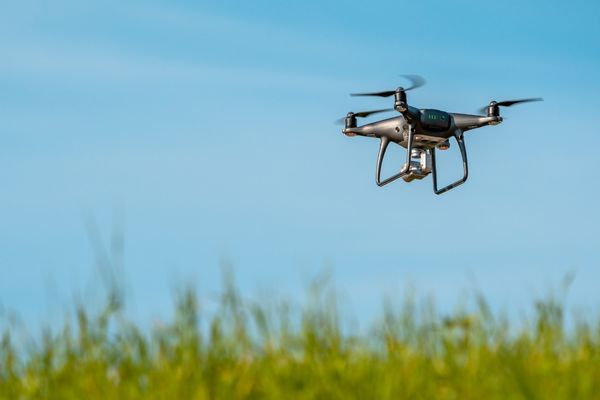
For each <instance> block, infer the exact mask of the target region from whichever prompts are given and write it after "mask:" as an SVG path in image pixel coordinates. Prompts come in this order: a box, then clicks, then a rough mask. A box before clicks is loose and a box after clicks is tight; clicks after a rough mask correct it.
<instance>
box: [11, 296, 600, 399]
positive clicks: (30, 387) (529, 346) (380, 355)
mask: <svg viewBox="0 0 600 400" xmlns="http://www.w3.org/2000/svg"><path fill="white" fill-rule="evenodd" d="M120 298H121V297H120V296H117V295H116V294H115V293H113V294H112V295H110V296H109V301H108V302H107V303H108V304H107V306H106V307H105V309H104V310H103V311H101V312H98V313H93V312H90V311H89V309H86V308H85V307H78V309H77V312H76V317H75V318H73V319H72V321H71V322H67V323H65V326H64V327H63V328H62V329H61V330H60V331H58V332H50V331H49V330H48V331H45V332H44V333H43V334H42V335H41V336H40V337H37V338H36V340H34V341H33V343H32V342H28V343H27V344H25V345H24V344H23V333H22V332H19V330H18V329H16V328H15V327H14V325H11V324H8V325H7V328H6V329H5V331H4V332H3V335H2V337H1V341H0V398H2V399H21V398H32V399H44V398H56V399H96V398H98V399H136V398H145V399H235V398H257V399H259V398H261V399H262V398H272V399H287V398H293V399H349V398H356V399H404V398H414V399H418V398H424V399H591V398H596V399H600V330H599V329H598V324H597V322H598V321H592V322H590V321H587V322H585V321H583V320H579V321H577V322H574V324H573V326H572V327H569V329H565V327H564V325H565V324H564V321H563V318H564V317H563V309H562V308H561V306H560V305H559V304H557V302H556V301H554V300H552V299H549V300H547V301H544V302H539V303H537V304H535V305H534V313H533V314H532V316H531V317H530V318H529V321H525V322H518V323H515V322H514V321H513V320H514V319H510V320H509V319H506V318H503V317H501V316H497V315H493V313H491V312H490V311H489V309H488V307H487V305H486V304H485V302H484V301H483V300H482V299H477V301H476V303H477V305H476V306H473V307H471V310H464V311H457V312H455V313H454V314H453V315H442V314H441V313H438V312H436V311H435V309H434V308H433V306H432V305H431V303H427V302H424V303H422V304H419V305H417V304H415V303H414V302H412V301H410V300H407V301H406V302H404V304H403V305H402V306H400V307H393V306H386V307H385V308H384V310H383V312H382V315H381V318H380V320H379V322H378V323H376V324H374V326H373V327H372V328H371V329H370V330H369V331H368V333H356V332H352V329H351V328H349V325H351V324H347V323H346V322H347V321H345V319H344V318H343V317H341V313H340V312H339V310H338V306H337V305H336V297H335V296H334V295H332V294H331V292H329V291H326V290H322V289H317V290H313V291H312V293H311V294H310V295H309V300H308V301H307V304H306V305H305V306H303V307H298V308H297V309H294V308H293V307H289V306H286V305H285V304H284V303H281V304H279V305H264V304H257V303H256V302H250V301H243V300H242V299H241V298H240V297H239V296H238V294H237V293H236V291H235V290H234V289H233V286H232V285H230V284H227V285H226V287H225V289H224V290H223V295H222V297H221V299H220V301H219V309H218V311H217V312H215V313H213V315H212V316H207V315H206V313H204V312H203V311H202V308H201V307H199V304H198V301H197V298H196V296H195V294H194V292H193V291H190V290H188V291H183V292H182V293H181V295H180V296H179V298H178V300H177V303H176V312H175V316H174V319H173V321H172V322H171V323H168V324H164V325H160V326H156V327H154V328H152V329H141V328H140V327H138V326H136V325H135V324H133V323H131V322H128V321H127V320H126V318H125V316H124V313H123V312H122V310H121V308H122V307H121V301H120V300H119V299H120Z"/></svg>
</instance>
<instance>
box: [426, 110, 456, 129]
mask: <svg viewBox="0 0 600 400" xmlns="http://www.w3.org/2000/svg"><path fill="white" fill-rule="evenodd" d="M421 125H422V126H423V128H425V129H426V130H428V131H432V132H444V131H447V130H448V129H450V116H449V115H448V113H446V112H444V111H440V110H423V111H421Z"/></svg>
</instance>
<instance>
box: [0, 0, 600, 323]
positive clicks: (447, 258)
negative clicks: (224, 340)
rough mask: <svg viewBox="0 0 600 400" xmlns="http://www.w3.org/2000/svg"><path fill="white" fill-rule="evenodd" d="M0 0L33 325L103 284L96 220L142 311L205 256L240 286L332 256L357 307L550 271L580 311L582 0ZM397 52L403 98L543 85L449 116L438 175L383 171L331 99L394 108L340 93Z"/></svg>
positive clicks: (20, 285)
mask: <svg viewBox="0 0 600 400" xmlns="http://www.w3.org/2000/svg"><path fill="white" fill-rule="evenodd" d="M1 10H2V11H1V12H0V51H1V52H2V57H1V59H0V121H1V124H0V135H1V138H2V141H1V143H2V145H1V146H0V184H1V188H2V192H1V193H2V195H1V196H0V221H1V223H0V304H1V305H2V307H3V308H4V309H9V310H15V311H17V312H18V313H20V314H21V315H23V317H24V318H25V319H27V320H29V321H34V322H39V321H41V322H44V323H46V322H49V321H51V320H54V319H56V318H57V317H59V316H61V315H62V314H63V312H64V310H65V309H66V308H68V307H69V305H70V304H71V303H72V299H73V298H78V299H93V298H95V297H97V296H98V293H99V292H100V291H101V289H100V288H101V283H100V282H99V278H98V272H97V270H96V268H95V256H94V254H95V253H94V251H93V247H92V246H91V245H90V240H89V236H90V234H89V232H90V228H89V226H91V225H93V226H96V228H95V229H96V230H97V232H98V234H99V235H100V236H101V237H102V238H103V240H104V241H105V243H104V246H105V247H110V244H109V242H110V237H111V235H112V234H111V232H112V231H114V230H117V231H120V232H122V233H123V235H124V243H125V248H124V270H123V271H122V272H121V274H122V277H123V281H124V282H125V285H126V287H127V289H128V296H129V298H128V303H129V305H130V310H131V312H132V313H133V314H135V315H136V316H137V317H139V318H142V319H147V318H161V317H164V316H165V315H168V310H169V309H170V305H171V298H172V293H173V289H174V288H176V287H178V286H181V285H182V284H186V283H190V282H191V283H193V284H195V285H197V286H198V287H199V289H200V290H201V291H202V293H205V294H206V296H208V297H210V293H214V292H216V291H217V290H218V288H219V287H220V278H219V277H220V269H219V265H220V264H222V263H223V262H226V263H230V264H231V265H232V266H233V269H234V271H235V275H236V278H237V281H238V284H239V286H240V287H241V290H242V291H244V293H246V294H247V295H249V296H261V293H262V294H263V295H264V294H267V295H269V296H270V295H271V294H272V293H276V294H277V295H280V296H281V297H293V298H294V297H299V296H300V295H299V293H302V292H303V288H304V287H306V283H307V282H308V281H309V280H310V278H311V277H312V276H314V275H315V274H316V273H317V272H318V271H322V270H323V269H328V270H330V271H332V274H333V280H334V281H335V283H336V285H337V286H338V287H339V289H340V292H341V293H342V297H343V298H344V299H345V301H346V302H347V304H348V307H349V308H350V309H351V310H353V311H354V313H355V314H358V315H359V318H361V317H362V316H365V315H372V314H373V313H374V312H375V311H374V310H377V309H378V306H379V304H380V303H381V299H382V298H383V296H386V295H387V296H398V297H401V296H402V293H403V292H404V290H405V289H406V287H407V286H408V285H412V286H414V287H415V289H416V290H417V292H418V293H421V294H431V295H433V296H434V297H435V298H436V299H438V301H439V302H440V303H442V304H444V305H448V306H449V305H453V304H455V303H457V302H458V301H459V299H460V298H461V296H463V294H464V293H465V291H466V290H467V291H468V290H470V289H472V288H478V289H480V290H482V291H483V292H484V293H486V294H487V295H488V297H489V299H490V300H491V301H492V303H493V304H494V305H495V306H497V307H499V308H508V309H512V310H520V309H521V308H523V307H525V306H524V304H526V303H528V300H530V299H532V298H535V297H538V296H541V295H543V294H544V293H546V291H547V289H548V288H550V287H554V286H556V285H557V284H558V283H559V282H560V280H561V279H562V278H563V277H564V276H565V274H566V273H567V272H568V271H574V272H575V273H576V278H575V281H574V282H573V284H572V286H571V289H570V293H569V301H570V304H572V305H573V306H577V307H581V308H584V309H594V310H595V309H597V305H598V302H599V301H600V294H599V292H598V290H597V286H598V282H599V281H600V271H599V269H598V258H597V254H596V253H597V251H598V249H599V248H600V239H599V237H600V235H599V232H598V226H599V223H600V211H599V210H598V206H597V203H598V196H599V194H600V190H599V189H600V184H599V183H598V182H599V180H598V177H597V172H596V171H597V170H598V169H599V168H600V161H599V159H598V156H597V151H598V149H600V138H599V136H598V128H597V127H596V126H595V121H594V120H595V118H596V116H597V109H598V106H599V100H598V96H597V93H598V92H599V90H600V76H599V72H598V71H599V70H600V42H598V40H597V38H598V37H600V27H599V26H598V23H597V21H598V17H600V6H599V5H597V4H594V3H591V2H583V1H575V2H571V3H569V4H568V5H567V4H566V3H564V2H561V3H559V2H555V1H545V2H542V1H532V2H528V3H526V4H523V3H522V2H517V1H508V2H502V3H490V2H467V1H457V2H452V3H442V2H431V1H429V2H397V1H394V2H392V1H390V2H386V1H383V2H378V3H377V4H370V5H368V6H367V5H366V4H362V3H360V2H344V3H342V2H335V1H326V2H323V1H303V2H297V3H295V4H292V3H285V4H284V3H275V2H268V1H255V2H245V3H241V2H240V3H237V2H226V1H218V2H216V1H214V2H212V1H205V2H201V3H199V2H191V1H179V2H161V1H130V2H118V1H105V2H95V3H94V2H77V1H67V0H61V1H55V2H51V3H49V2H42V1H22V2H18V3H12V4H4V5H2V7H1ZM403 73H418V74H421V75H423V76H425V77H426V78H427V80H428V84H427V85H426V86H425V87H423V88H420V89H419V90H416V91H413V92H410V97H409V100H410V102H411V104H413V105H415V106H418V107H423V108H424V107H431V108H439V109H445V110H448V111H455V112H474V111H475V110H476V109H477V108H479V107H481V106H484V105H485V104H487V103H488V102H489V101H490V100H492V99H497V100H501V99H512V98H521V97H536V96H540V97H544V99H545V102H543V103H534V104H529V105H523V106H520V107H514V108H511V109H506V110H505V112H504V113H503V115H504V116H505V117H506V119H505V122H504V123H503V124H502V125H500V126H497V127H488V128H484V129H481V130H477V131H473V132H470V133H468V134H467V136H466V143H467V151H468V154H469V161H470V178H469V181H468V182H467V184H465V185H463V186H461V187H460V188H458V189H456V190H453V191H451V192H449V193H447V194H445V195H443V196H435V195H434V194H433V192H432V189H431V179H430V178H428V179H426V180H423V181H416V182H413V183H411V184H404V183H402V182H398V183H395V184H392V185H389V186H386V187H384V188H378V187H377V186H376V185H375V183H374V165H375V156H376V152H377V148H378V143H377V141H375V140H373V139H369V138H361V137H355V138H347V137H345V136H343V135H342V134H341V132H340V127H339V126H336V125H334V124H333V121H334V120H336V119H337V118H339V117H341V116H343V115H344V114H345V113H346V112H348V111H350V110H354V111H359V110H368V109H374V108H384V107H389V106H390V105H391V104H390V103H389V100H384V99H368V98H361V99H357V98H350V97H349V96H348V93H350V92H355V91H367V90H384V89H390V88H394V87H396V86H397V85H399V84H402V83H403V82H402V80H401V78H400V77H399V75H400V74H403ZM402 154H403V153H400V152H397V154H392V155H391V157H390V160H389V161H390V162H391V164H389V165H388V166H386V169H388V171H391V170H392V169H394V168H398V167H399V163H400V162H401V155H402ZM444 156H445V159H444V160H442V164H443V167H445V170H444V171H443V173H442V178H441V179H442V180H445V181H449V180H450V179H453V178H454V177H455V176H457V175H459V174H460V172H461V171H460V164H459V162H458V160H459V159H458V155H457V149H456V148H455V147H454V148H452V149H451V151H450V154H447V155H446V154H444ZM394 162H395V163H396V164H395V165H394V164H393V163H394ZM390 165H391V166H390ZM392 166H393V167H394V168H392ZM86 221H87V222H86ZM86 226H87V227H88V228H86ZM92 230H93V229H92ZM207 301H208V300H207Z"/></svg>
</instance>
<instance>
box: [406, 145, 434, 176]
mask: <svg viewBox="0 0 600 400" xmlns="http://www.w3.org/2000/svg"><path fill="white" fill-rule="evenodd" d="M404 168H406V163H405V164H404V165H403V166H402V169H404ZM431 169H432V162H431V152H430V151H429V150H423V149H413V150H412V151H411V154H410V166H409V168H408V172H407V173H406V175H404V176H403V177H402V179H404V181H405V182H411V181H413V180H415V179H423V178H425V177H426V176H427V175H429V173H430V172H431Z"/></svg>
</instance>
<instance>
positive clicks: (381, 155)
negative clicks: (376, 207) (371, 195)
mask: <svg viewBox="0 0 600 400" xmlns="http://www.w3.org/2000/svg"><path fill="white" fill-rule="evenodd" d="M413 136H414V130H413V129H412V128H411V129H410V130H409V131H408V145H407V146H406V151H407V162H406V164H405V165H404V167H403V168H402V169H401V170H400V172H398V173H397V174H396V175H392V176H390V177H389V178H387V179H384V180H383V181H382V180H381V165H382V164H383V158H384V157H385V151H386V150H387V147H388V145H389V144H390V139H389V138H387V137H386V136H382V137H381V142H380V144H379V153H378V154H377V165H376V167H375V182H376V183H377V186H384V185H387V184H388V183H390V182H393V181H395V180H396V179H398V178H402V177H403V176H404V175H406V173H407V172H408V170H409V168H410V153H411V150H412V144H413Z"/></svg>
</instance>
